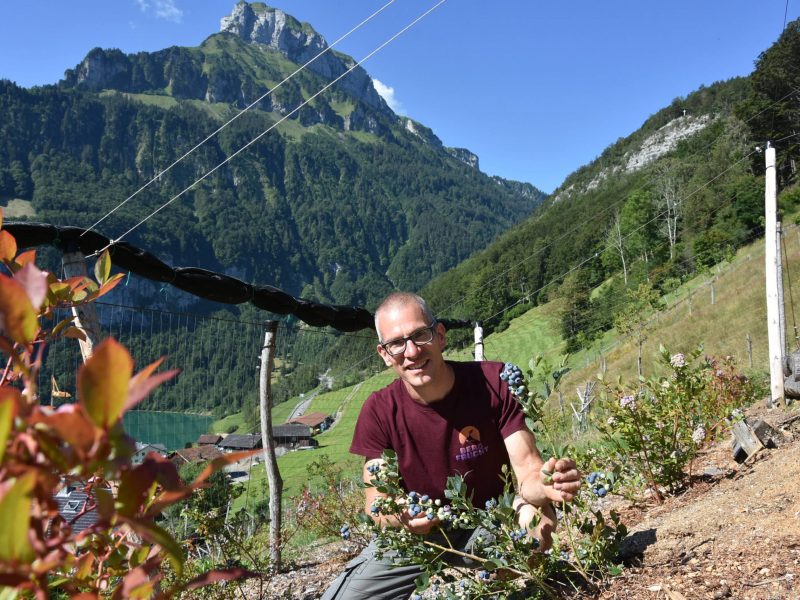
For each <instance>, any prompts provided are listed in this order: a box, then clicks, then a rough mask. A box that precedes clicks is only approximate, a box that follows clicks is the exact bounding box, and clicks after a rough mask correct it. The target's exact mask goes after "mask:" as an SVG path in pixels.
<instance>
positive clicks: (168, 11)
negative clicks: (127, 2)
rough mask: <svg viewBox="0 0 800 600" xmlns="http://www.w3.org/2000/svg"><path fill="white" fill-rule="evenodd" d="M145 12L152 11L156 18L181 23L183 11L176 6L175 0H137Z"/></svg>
mask: <svg viewBox="0 0 800 600" xmlns="http://www.w3.org/2000/svg"><path fill="white" fill-rule="evenodd" d="M136 4H138V5H139V8H140V9H141V11H142V12H143V13H149V12H152V13H153V14H154V15H155V16H156V18H158V19H164V20H165V21H172V22H173V23H180V22H181V21H182V20H183V11H182V10H181V9H180V8H178V7H177V6H175V0H136Z"/></svg>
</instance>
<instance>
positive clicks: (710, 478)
mask: <svg viewBox="0 0 800 600" xmlns="http://www.w3.org/2000/svg"><path fill="white" fill-rule="evenodd" d="M757 418H762V419H763V420H764V421H766V422H767V423H769V424H770V425H771V426H772V427H773V428H774V429H775V430H776V431H777V434H776V435H775V436H774V440H775V447H772V448H763V449H761V450H760V451H758V452H757V453H756V454H754V455H752V456H750V458H748V459H747V460H746V461H745V462H744V463H742V464H739V463H737V462H736V461H735V460H734V459H733V454H732V452H731V444H730V442H728V441H726V442H720V443H718V444H715V445H713V446H711V447H709V448H707V449H706V450H705V451H703V452H702V453H701V455H700V456H699V457H698V459H697V460H696V461H695V464H694V467H693V471H694V473H695V474H694V475H693V476H692V479H691V485H690V486H689V487H688V488H687V490H686V491H685V492H684V493H682V494H679V495H676V496H672V497H668V498H667V499H666V500H665V501H664V503H663V504H661V505H657V504H655V503H649V504H646V505H631V504H629V503H627V502H624V501H622V500H619V499H617V500H610V501H608V502H607V503H606V506H605V507H604V508H611V507H612V506H613V508H615V510H617V511H618V512H620V513H621V514H622V517H623V522H624V523H625V524H626V526H627V527H628V529H629V535H628V537H627V538H626V540H625V542H624V544H623V547H622V551H621V555H622V558H623V561H624V564H625V568H624V571H623V573H622V575H620V576H619V577H616V578H614V579H612V580H610V581H608V582H606V583H605V584H604V585H602V586H601V588H600V589H599V590H595V591H593V592H581V593H577V594H574V595H573V596H572V597H575V598H578V597H579V598H581V599H589V598H593V599H598V600H611V599H640V598H641V599H651V598H652V599H656V598H666V599H668V600H683V599H687V600H691V599H696V598H697V599H700V598H702V599H705V598H709V599H717V598H731V599H736V600H739V599H742V600H744V599H748V600H778V599H780V600H784V599H786V600H800V411H798V404H797V403H795V404H794V405H793V407H790V408H789V409H764V408H761V409H758V408H756V409H753V410H751V411H749V413H748V422H750V423H752V422H754V421H755V419H757ZM353 551H354V547H353V546H352V545H348V544H345V543H334V544H329V545H326V546H320V547H317V548H315V549H313V550H312V551H309V552H308V553H307V555H306V556H305V557H304V559H303V560H302V561H299V562H298V563H297V564H296V565H295V568H294V570H293V571H291V572H288V573H281V574H279V575H276V576H275V577H274V578H273V579H272V580H271V581H270V583H269V594H268V595H267V596H265V598H272V599H278V598H282V599H285V598H298V599H302V600H313V599H316V598H319V597H320V595H321V594H322V592H324V590H325V589H326V588H327V586H328V584H329V583H330V582H331V581H332V580H333V579H334V578H335V577H336V575H337V574H338V573H339V571H340V570H341V568H342V566H343V565H344V563H345V562H346V560H347V559H348V558H349V557H350V556H352V553H353Z"/></svg>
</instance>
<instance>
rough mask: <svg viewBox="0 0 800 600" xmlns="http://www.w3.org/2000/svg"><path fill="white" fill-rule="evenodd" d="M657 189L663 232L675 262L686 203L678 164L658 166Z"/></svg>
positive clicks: (656, 174)
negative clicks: (676, 247) (684, 202)
mask: <svg viewBox="0 0 800 600" xmlns="http://www.w3.org/2000/svg"><path fill="white" fill-rule="evenodd" d="M655 187H656V194H657V198H658V201H657V204H658V209H659V216H660V218H661V224H662V230H663V232H664V233H665V234H666V236H667V241H668V242H669V259H670V260H674V259H675V246H676V245H677V243H678V227H679V224H680V220H681V216H682V214H683V201H684V189H683V188H684V182H683V178H682V177H681V174H680V172H679V168H678V164H677V163H676V162H674V161H665V162H663V163H659V164H658V166H657V167H656V173H655Z"/></svg>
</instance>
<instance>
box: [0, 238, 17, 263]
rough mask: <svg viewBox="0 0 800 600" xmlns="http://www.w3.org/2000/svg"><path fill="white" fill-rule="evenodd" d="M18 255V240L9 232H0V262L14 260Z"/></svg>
mask: <svg viewBox="0 0 800 600" xmlns="http://www.w3.org/2000/svg"><path fill="white" fill-rule="evenodd" d="M16 255H17V240H15V239H14V236H13V235H11V234H10V233H8V232H7V231H0V260H14V257H15V256H16Z"/></svg>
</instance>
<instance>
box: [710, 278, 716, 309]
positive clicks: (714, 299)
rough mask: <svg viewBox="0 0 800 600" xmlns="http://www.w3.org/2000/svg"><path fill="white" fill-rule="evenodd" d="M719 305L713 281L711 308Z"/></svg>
mask: <svg viewBox="0 0 800 600" xmlns="http://www.w3.org/2000/svg"><path fill="white" fill-rule="evenodd" d="M716 303H717V293H716V290H715V288H714V280H713V279H712V280H711V306H714V305H715V304H716Z"/></svg>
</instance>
